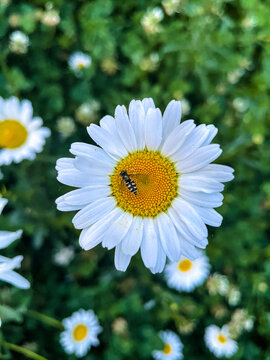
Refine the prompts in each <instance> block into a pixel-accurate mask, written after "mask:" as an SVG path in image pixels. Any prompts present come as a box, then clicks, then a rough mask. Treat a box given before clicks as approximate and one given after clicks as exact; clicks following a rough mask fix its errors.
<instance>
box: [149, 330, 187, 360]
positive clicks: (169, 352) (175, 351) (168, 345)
mask: <svg viewBox="0 0 270 360" xmlns="http://www.w3.org/2000/svg"><path fill="white" fill-rule="evenodd" d="M159 336H160V338H161V340H162V341H163V342H164V348H163V350H155V351H153V353H152V355H153V358H154V359H156V360H180V359H182V358H183V352H182V351H183V344H182V342H181V340H180V339H179V337H178V336H177V335H176V334H175V333H174V332H173V331H170V330H167V331H161V332H160V333H159Z"/></svg>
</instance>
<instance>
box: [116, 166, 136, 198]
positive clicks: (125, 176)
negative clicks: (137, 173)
mask: <svg viewBox="0 0 270 360" xmlns="http://www.w3.org/2000/svg"><path fill="white" fill-rule="evenodd" d="M120 176H121V178H122V179H123V180H124V182H125V184H126V186H127V188H128V190H129V191H130V192H132V193H133V194H135V195H137V186H136V184H135V182H134V181H133V180H131V178H130V176H129V175H128V173H127V172H126V171H125V170H122V171H121V172H120Z"/></svg>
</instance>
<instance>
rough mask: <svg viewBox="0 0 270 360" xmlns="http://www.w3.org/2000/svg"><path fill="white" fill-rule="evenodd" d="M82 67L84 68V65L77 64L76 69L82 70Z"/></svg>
mask: <svg viewBox="0 0 270 360" xmlns="http://www.w3.org/2000/svg"><path fill="white" fill-rule="evenodd" d="M84 66H85V65H84V64H83V63H78V65H77V68H78V69H83V68H84Z"/></svg>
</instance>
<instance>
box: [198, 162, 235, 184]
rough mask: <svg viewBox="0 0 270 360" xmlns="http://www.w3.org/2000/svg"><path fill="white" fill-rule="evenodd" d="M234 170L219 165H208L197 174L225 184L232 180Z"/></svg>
mask: <svg viewBox="0 0 270 360" xmlns="http://www.w3.org/2000/svg"><path fill="white" fill-rule="evenodd" d="M233 172H234V169H233V168H231V167H230V166H226V165H219V164H210V165H207V166H206V167H205V168H203V169H201V170H199V173H200V174H201V175H203V176H208V177H212V178H214V179H215V180H217V181H220V182H226V181H230V180H232V179H233V178H234V175H233Z"/></svg>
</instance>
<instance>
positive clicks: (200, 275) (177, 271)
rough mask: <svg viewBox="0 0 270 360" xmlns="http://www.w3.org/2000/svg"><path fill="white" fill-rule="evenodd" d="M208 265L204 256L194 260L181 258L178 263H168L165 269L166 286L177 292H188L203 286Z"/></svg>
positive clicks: (208, 269) (208, 268)
mask: <svg viewBox="0 0 270 360" xmlns="http://www.w3.org/2000/svg"><path fill="white" fill-rule="evenodd" d="M209 271H210V264H209V261H208V258H207V256H206V255H202V256H200V257H199V258H197V259H196V260H193V261H191V260H189V259H188V258H186V257H184V256H181V259H180V260H179V261H178V262H173V263H170V264H168V265H167V266H166V268H165V278H166V280H167V284H168V285H169V286H170V287H171V288H173V289H176V290H178V291H186V292H190V291H192V290H193V289H195V288H196V287H197V286H199V285H201V284H203V282H204V281H205V279H206V278H207V277H208V275H209Z"/></svg>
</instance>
